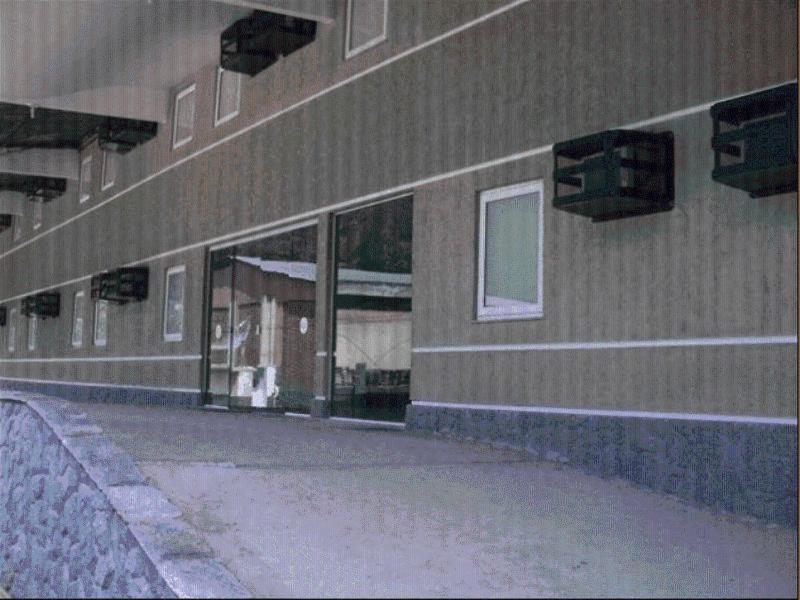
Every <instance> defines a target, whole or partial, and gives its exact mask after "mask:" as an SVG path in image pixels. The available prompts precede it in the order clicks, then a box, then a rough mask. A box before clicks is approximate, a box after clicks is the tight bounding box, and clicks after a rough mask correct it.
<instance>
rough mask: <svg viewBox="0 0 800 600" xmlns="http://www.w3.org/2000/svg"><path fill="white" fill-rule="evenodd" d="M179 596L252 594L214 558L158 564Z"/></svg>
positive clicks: (236, 595)
mask: <svg viewBox="0 0 800 600" xmlns="http://www.w3.org/2000/svg"><path fill="white" fill-rule="evenodd" d="M159 567H160V569H159V570H160V571H161V575H162V576H163V577H164V579H165V580H166V581H167V583H168V584H169V586H170V588H172V589H173V590H174V591H175V593H176V594H177V596H178V597H179V598H252V595H251V594H250V592H248V591H247V589H245V588H244V587H243V586H242V584H241V583H239V582H238V581H237V580H236V578H235V577H234V576H233V575H232V574H231V572H230V571H228V570H227V569H226V568H225V567H223V566H222V565H221V564H219V563H218V562H216V561H211V560H202V559H188V560H187V559H176V560H168V561H164V562H163V563H162V564H161V565H159Z"/></svg>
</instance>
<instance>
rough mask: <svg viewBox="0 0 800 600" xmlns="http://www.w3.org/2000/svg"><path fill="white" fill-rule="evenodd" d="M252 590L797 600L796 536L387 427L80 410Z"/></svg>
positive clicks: (619, 484)
mask: <svg viewBox="0 0 800 600" xmlns="http://www.w3.org/2000/svg"><path fill="white" fill-rule="evenodd" d="M82 407H83V408H84V409H85V410H86V411H87V412H88V413H89V414H90V415H92V416H94V418H96V419H97V420H98V421H99V424H100V425H101V426H102V427H103V428H104V429H105V431H106V433H107V434H108V435H109V436H110V437H111V438H112V439H113V440H114V441H115V442H116V443H117V444H119V445H120V446H121V447H123V448H124V449H126V450H127V451H128V452H130V453H131V454H132V455H133V456H134V458H135V459H136V460H137V461H138V462H139V466H140V468H141V469H142V471H143V472H144V473H145V475H146V476H147V477H149V478H151V479H152V481H153V483H154V484H155V485H156V486H158V487H160V488H161V489H162V490H163V491H164V492H165V493H166V494H167V496H169V497H170V499H171V500H172V501H173V502H175V503H176V504H177V505H178V506H180V507H181V509H182V510H183V511H185V513H186V518H187V520H189V521H190V522H191V523H192V524H193V525H194V526H195V527H196V528H197V529H198V530H200V531H201V532H203V533H204V535H205V536H206V537H207V540H208V542H209V543H210V544H211V546H212V547H213V548H214V549H215V551H216V552H217V553H218V555H219V558H220V560H221V561H222V562H223V563H224V564H225V565H226V566H227V567H228V568H229V569H230V570H231V571H232V572H233V573H234V574H235V575H236V576H237V577H238V578H239V579H240V581H242V582H243V583H244V584H245V585H246V586H247V587H249V588H250V590H251V591H252V592H253V593H254V594H256V595H258V596H269V595H280V596H350V597H352V596H371V597H376V596H378V597H380V596H471V597H482V596H489V597H502V596H528V597H531V596H559V597H561V596H595V597H605V596H662V597H672V596H692V597H696V596H715V597H719V596H724V597H774V596H785V597H794V595H795V593H796V578H797V544H796V532H794V531H790V530H787V529H783V528H779V527H769V526H765V525H763V524H760V523H755V522H753V521H749V520H746V519H741V518H733V517H729V516H724V515H715V514H712V513H711V512H709V511H706V510H702V509H699V508H695V507H692V506H688V505H686V504H684V503H682V502H680V501H679V500H676V499H674V498H669V497H664V496H661V495H659V494H654V493H650V492H648V491H646V490H642V489H637V488H635V487H633V486H631V485H629V484H628V483H626V482H623V481H619V480H603V479H599V478H596V477H591V476H588V475H585V474H583V473H581V472H579V471H577V470H574V469H571V468H565V467H563V466H561V465H558V464H552V463H547V462H539V461H535V460H532V459H531V458H530V457H529V456H528V455H527V454H524V453H519V452H513V451H504V450H498V449H492V448H489V447H486V446H482V445H477V444H469V443H458V442H453V441H448V440H442V439H436V438H432V437H425V436H420V435H411V434H407V433H405V432H404V431H402V430H397V429H394V428H389V427H387V428H382V429H374V428H371V427H368V426H363V425H352V424H343V423H337V422H330V421H328V422H322V421H312V420H309V419H299V418H290V417H265V416H259V415H248V414H231V413H227V412H216V411H203V410H187V409H168V408H157V407H133V406H111V405H99V404H84V405H82Z"/></svg>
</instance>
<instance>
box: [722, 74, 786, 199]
mask: <svg viewBox="0 0 800 600" xmlns="http://www.w3.org/2000/svg"><path fill="white" fill-rule="evenodd" d="M711 118H712V119H713V121H714V136H713V137H712V138H711V147H712V148H713V150H714V170H713V171H712V172H711V178H712V179H713V180H714V181H718V182H719V183H722V184H724V185H728V186H731V187H735V188H738V189H740V190H744V191H746V192H748V193H749V194H750V197H751V198H761V197H764V196H772V195H774V194H784V193H786V192H793V191H797V84H796V83H790V84H787V85H782V86H779V87H776V88H772V89H770V90H765V91H763V92H757V93H755V94H750V95H747V96H743V97H740V98H734V99H732V100H726V101H724V102H718V103H717V104H715V105H713V106H712V107H711Z"/></svg>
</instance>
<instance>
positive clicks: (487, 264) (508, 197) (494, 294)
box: [478, 182, 542, 319]
mask: <svg viewBox="0 0 800 600" xmlns="http://www.w3.org/2000/svg"><path fill="white" fill-rule="evenodd" d="M480 209H481V214H480V241H479V253H478V254H479V261H480V265H479V273H478V284H479V285H478V318H479V319H502V318H519V317H540V316H541V315H542V290H541V286H542V184H541V182H539V183H527V184H520V185H514V186H508V187H504V188H499V189H495V190H490V191H487V192H483V193H482V194H481V202H480Z"/></svg>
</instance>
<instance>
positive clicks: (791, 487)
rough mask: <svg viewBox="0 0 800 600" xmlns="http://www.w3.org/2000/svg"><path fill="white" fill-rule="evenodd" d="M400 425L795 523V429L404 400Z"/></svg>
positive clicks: (787, 523)
mask: <svg viewBox="0 0 800 600" xmlns="http://www.w3.org/2000/svg"><path fill="white" fill-rule="evenodd" d="M406 429H407V430H410V431H413V430H418V431H433V432H438V433H442V434H446V435H451V436H454V437H459V438H466V439H473V440H477V441H482V442H489V443H494V444H499V445H504V446H509V447H512V448H520V449H525V450H527V451H529V452H531V453H532V454H533V455H535V456H537V457H540V458H543V459H547V460H558V461H561V462H565V463H569V464H572V465H575V466H578V467H581V468H583V469H584V470H586V471H588V472H589V473H591V474H595V475H600V476H601V477H621V478H624V479H628V480H630V481H633V482H634V483H637V484H641V485H644V486H647V487H648V488H651V489H653V490H656V491H659V492H664V493H667V494H674V495H676V496H678V497H681V498H684V499H686V500H691V501H693V502H697V503H699V504H702V505H706V506H710V507H713V508H715V509H717V510H724V511H727V512H730V513H735V514H743V515H750V516H753V517H757V518H759V519H764V520H767V521H770V522H775V523H780V524H784V525H789V526H792V527H794V526H796V524H797V427H796V426H793V425H770V424H757V423H731V422H723V421H692V420H680V419H651V418H641V417H609V416H582V415H564V414H548V413H532V412H522V411H511V410H492V409H462V408H454V407H439V406H419V405H410V406H408V408H407V412H406Z"/></svg>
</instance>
